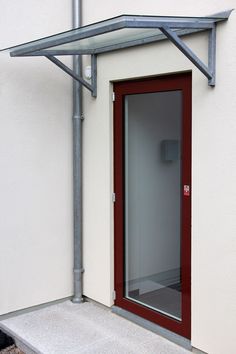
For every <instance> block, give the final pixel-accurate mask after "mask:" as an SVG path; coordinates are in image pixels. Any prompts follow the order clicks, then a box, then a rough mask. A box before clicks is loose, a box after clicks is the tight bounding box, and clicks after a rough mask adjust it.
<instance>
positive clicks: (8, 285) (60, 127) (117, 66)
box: [0, 0, 236, 354]
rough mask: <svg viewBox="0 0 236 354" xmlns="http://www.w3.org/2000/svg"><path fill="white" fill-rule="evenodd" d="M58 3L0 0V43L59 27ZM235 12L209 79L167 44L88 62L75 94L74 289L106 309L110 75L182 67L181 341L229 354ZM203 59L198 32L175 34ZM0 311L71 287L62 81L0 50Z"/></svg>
mask: <svg viewBox="0 0 236 354" xmlns="http://www.w3.org/2000/svg"><path fill="white" fill-rule="evenodd" d="M234 6H235V1H233V0H225V1H224V2H222V1H220V0H214V1H204V0H199V1H198V2H196V1H192V0H179V1H178V2H176V1H173V0H165V1H160V2H157V1H156V0H147V1H143V0H142V1H141V0H137V1H124V0H120V1H108V0H100V1H99V6H97V7H96V11H94V0H84V7H83V16H84V19H83V23H84V24H87V23H91V22H94V21H98V20H102V19H104V18H108V17H112V16H116V15H119V14H122V13H134V14H157V15H190V16H191V15H193V16H197V15H200V16H204V15H207V14H212V13H216V12H219V11H221V10H225V9H229V8H232V7H234ZM70 12H71V1H69V0H61V1H56V0H50V1H48V0H47V1H46V0H44V1H40V2H39V1H37V0H30V1H29V0H22V1H17V0H11V1H9V0H1V11H0V29H1V31H0V33H1V35H0V48H4V47H6V46H9V45H14V44H18V43H20V42H25V41H29V40H32V39H35V38H40V37H42V36H45V35H48V34H52V33H55V32H59V31H62V30H66V29H69V28H71V19H70V17H71V16H70ZM235 21H236V12H233V13H232V15H231V17H230V20H229V21H228V23H224V24H221V25H219V29H218V33H217V83H216V87H215V88H214V89H212V88H210V87H208V85H207V80H206V78H205V77H204V76H203V75H202V74H201V73H200V72H199V71H198V70H197V69H196V68H195V67H194V66H193V65H192V64H191V63H190V62H189V61H188V60H187V59H186V58H185V57H184V56H183V55H182V54H181V53H180V52H179V51H178V50H177V49H176V48H175V47H174V46H173V45H172V44H170V43H169V42H162V43H159V44H155V45H149V46H145V47H143V48H136V49H130V50H123V51H120V52H116V53H111V54H104V55H101V56H99V58H98V97H97V99H92V98H91V97H90V95H89V93H87V92H86V91H85V92H84V115H85V121H84V123H83V125H84V139H83V142H84V179H83V183H84V268H85V273H84V293H85V295H86V296H88V297H91V298H92V299H94V300H96V301H99V302H101V303H103V304H105V305H108V306H110V305H111V304H112V291H113V289H114V280H113V274H114V266H113V259H114V254H113V203H112V200H111V193H112V191H113V133H112V132H113V112H112V101H111V97H112V84H111V82H112V81H114V80H121V79H128V78H135V77H145V76H149V75H160V74H162V73H172V72H179V71H180V72H181V71H184V70H192V71H193V132H192V139H193V142H192V144H193V157H192V162H193V167H192V169H193V181H192V182H193V183H192V201H193V204H192V345H193V346H195V347H197V348H199V349H201V350H203V351H205V352H208V353H210V354H222V353H227V354H233V353H234V351H235V350H234V346H235V345H234V328H235V327H236V323H235V318H236V313H235V298H236V291H235V290H236V284H235V278H236V277H235V265H236V264H235V263H236V244H235V234H236V221H235V220H236V218H235V214H236V196H235V178H236V161H235V148H236V139H235V130H236V123H235V115H236V114H235V113H236V103H235V102H236V101H235V97H236V88H235V82H236V65H235V57H236V31H235V29H236V28H235ZM186 43H188V44H189V45H190V46H191V47H192V48H193V49H194V50H195V51H196V52H197V53H198V54H199V55H200V56H201V57H202V58H203V59H206V58H207V53H206V50H207V36H206V35H205V34H199V35H195V36H190V37H188V38H186ZM0 64H1V71H0V113H1V114H0V165H1V174H0V196H1V198H0V212H1V214H0V215H1V216H0V247H1V255H0V314H2V313H7V312H10V311H14V310H17V309H21V308H25V307H29V306H32V305H36V304H40V303H43V302H47V301H51V300H55V299H59V298H63V297H66V296H69V295H71V294H72V267H73V257H72V256H73V255H72V163H71V161H72V155H71V143H72V142H71V80H70V79H69V78H67V77H66V75H65V74H63V73H62V72H61V71H60V70H59V69H57V68H56V67H55V66H53V65H52V64H51V63H50V62H47V61H46V59H44V58H34V59H30V58H15V59H10V58H9V57H8V56H7V55H2V54H1V55H0Z"/></svg>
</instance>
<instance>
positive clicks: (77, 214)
mask: <svg viewBox="0 0 236 354" xmlns="http://www.w3.org/2000/svg"><path fill="white" fill-rule="evenodd" d="M72 8H73V28H77V27H80V26H81V20H82V0H72ZM73 71H74V73H75V74H77V75H79V76H82V58H81V56H80V55H75V56H73ZM72 121H73V214H74V295H73V298H72V302H74V303H81V302H83V283H82V273H83V263H82V86H81V84H80V83H79V82H78V81H76V80H73V117H72Z"/></svg>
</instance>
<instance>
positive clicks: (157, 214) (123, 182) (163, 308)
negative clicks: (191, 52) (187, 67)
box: [114, 74, 191, 338]
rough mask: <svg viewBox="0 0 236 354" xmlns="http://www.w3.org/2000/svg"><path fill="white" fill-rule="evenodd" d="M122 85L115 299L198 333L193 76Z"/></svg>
mask: <svg viewBox="0 0 236 354" xmlns="http://www.w3.org/2000/svg"><path fill="white" fill-rule="evenodd" d="M114 91H115V102H114V151H115V154H114V159H115V194H116V202H115V290H116V302H115V303H116V305H117V306H119V307H121V308H123V309H126V310H128V311H130V312H133V313H135V314H137V315H139V316H142V317H144V318H145V319H148V320H150V321H153V322H155V323H157V324H159V325H160V326H163V327H165V328H167V329H169V330H171V331H173V332H176V333H178V334H180V335H182V336H185V337H187V338H190V318H191V317H190V290H191V285H190V281H191V280H190V274H191V269H190V265H191V264H190V260H191V254H190V253H191V224H190V223H191V75H190V74H182V75H172V76H163V77H158V78H154V79H148V80H142V81H140V80H138V81H127V82H119V83H115V84H114Z"/></svg>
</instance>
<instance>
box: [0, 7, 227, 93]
mask: <svg viewBox="0 0 236 354" xmlns="http://www.w3.org/2000/svg"><path fill="white" fill-rule="evenodd" d="M231 11H232V10H228V11H224V12H221V13H218V14H214V15H211V16H207V17H174V16H140V15H122V16H118V17H114V18H110V19H107V20H104V21H101V22H96V23H93V24H90V25H87V26H83V27H80V28H75V29H72V30H70V31H67V32H62V33H58V34H55V35H53V36H50V37H45V38H41V39H38V40H35V41H32V42H29V43H24V44H20V45H17V46H14V47H11V48H6V49H4V50H2V51H8V52H10V55H11V56H12V57H20V56H45V57H46V58H47V59H49V60H50V61H51V62H53V63H54V64H56V65H57V66H58V67H59V68H60V69H62V70H63V71H64V72H66V73H67V74H68V75H70V76H71V77H72V78H73V79H74V80H77V81H78V82H80V83H81V84H82V85H83V86H84V87H86V88H87V89H88V90H90V91H91V93H92V96H93V97H96V95H97V84H96V83H97V55H98V54H100V53H105V52H110V51H113V50H120V49H123V48H129V47H134V46H138V45H143V44H147V43H152V42H157V41H160V40H163V39H169V40H170V41H171V42H172V43H173V44H174V45H175V46H176V47H177V48H178V49H179V50H180V51H181V52H182V53H183V54H184V55H185V56H186V57H187V58H188V59H189V60H190V61H191V62H192V63H193V64H194V65H195V66H196V67H197V68H198V69H199V70H200V71H201V72H202V73H203V74H204V75H205V76H206V77H207V79H208V84H209V85H210V86H214V85H215V53H216V24H217V23H218V22H221V21H226V20H228V18H229V16H230V13H231ZM205 30H207V31H208V33H209V43H208V64H207V65H206V64H204V63H203V62H202V61H201V60H200V59H199V58H198V56H197V55H196V54H195V53H194V52H193V51H192V50H191V49H190V48H189V47H188V46H187V45H186V44H185V43H184V42H183V41H182V39H181V38H180V37H181V36H184V35H187V34H190V33H195V32H200V31H205ZM2 51H0V52H2ZM82 54H89V55H91V83H89V82H88V81H85V80H84V79H83V77H81V76H79V75H77V74H76V73H75V72H74V71H73V70H71V69H70V68H68V67H67V66H66V65H65V64H64V63H62V62H61V61H60V60H59V59H58V58H56V57H55V56H59V55H82Z"/></svg>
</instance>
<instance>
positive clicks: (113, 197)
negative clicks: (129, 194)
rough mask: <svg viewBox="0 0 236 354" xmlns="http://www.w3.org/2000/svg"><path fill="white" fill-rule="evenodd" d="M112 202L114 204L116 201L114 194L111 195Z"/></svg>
mask: <svg viewBox="0 0 236 354" xmlns="http://www.w3.org/2000/svg"><path fill="white" fill-rule="evenodd" d="M112 201H113V203H115V201H116V193H112Z"/></svg>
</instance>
